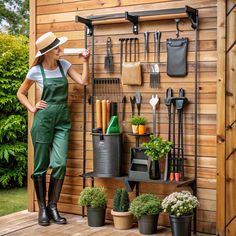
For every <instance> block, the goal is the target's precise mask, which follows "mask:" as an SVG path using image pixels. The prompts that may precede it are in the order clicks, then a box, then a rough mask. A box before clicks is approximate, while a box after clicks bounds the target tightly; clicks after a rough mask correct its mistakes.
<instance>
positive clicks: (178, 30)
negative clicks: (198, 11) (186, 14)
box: [175, 18, 183, 38]
mask: <svg viewBox="0 0 236 236" xmlns="http://www.w3.org/2000/svg"><path fill="white" fill-rule="evenodd" d="M175 23H176V37H177V38H179V32H183V30H180V29H179V23H180V19H179V18H178V19H175Z"/></svg>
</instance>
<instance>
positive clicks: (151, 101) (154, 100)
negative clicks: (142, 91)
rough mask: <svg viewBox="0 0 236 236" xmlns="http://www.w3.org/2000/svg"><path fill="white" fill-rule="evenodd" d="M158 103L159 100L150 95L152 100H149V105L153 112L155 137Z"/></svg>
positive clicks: (154, 133) (154, 132)
mask: <svg viewBox="0 0 236 236" xmlns="http://www.w3.org/2000/svg"><path fill="white" fill-rule="evenodd" d="M158 102H159V98H158V96H157V95H156V96H155V97H154V95H152V98H151V99H150V101H149V103H150V104H151V106H152V110H153V135H154V136H156V105H157V104H158Z"/></svg>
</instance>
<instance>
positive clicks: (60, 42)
mask: <svg viewBox="0 0 236 236" xmlns="http://www.w3.org/2000/svg"><path fill="white" fill-rule="evenodd" d="M58 39H59V43H58V44H56V45H55V46H54V47H52V48H50V49H48V50H47V51H46V52H44V53H41V52H40V51H38V52H37V54H36V55H35V58H37V57H40V56H42V55H44V54H45V53H47V52H49V51H51V50H52V49H54V48H56V47H58V46H60V45H62V44H63V43H65V42H66V41H67V40H68V38H67V37H60V38H58Z"/></svg>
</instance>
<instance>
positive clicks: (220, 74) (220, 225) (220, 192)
mask: <svg viewBox="0 0 236 236" xmlns="http://www.w3.org/2000/svg"><path fill="white" fill-rule="evenodd" d="M217 4H218V5H217V54H218V55H217V56H218V60H217V200H216V211H217V212H216V235H221V236H223V235H225V212H226V211H225V210H226V209H225V207H226V206H225V204H226V202H225V79H226V78H225V68H226V65H225V61H226V58H225V57H226V55H225V53H226V39H225V37H226V1H224V0H218V1H217Z"/></svg>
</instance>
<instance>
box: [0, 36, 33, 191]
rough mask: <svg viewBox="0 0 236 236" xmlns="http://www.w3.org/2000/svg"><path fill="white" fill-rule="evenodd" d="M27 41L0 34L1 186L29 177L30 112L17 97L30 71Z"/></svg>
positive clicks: (17, 184) (19, 181)
mask: <svg viewBox="0 0 236 236" xmlns="http://www.w3.org/2000/svg"><path fill="white" fill-rule="evenodd" d="M28 51H29V48H28V39H27V38H26V37H24V36H17V37H16V36H12V35H7V34H0V187H1V186H2V187H4V188H6V187H12V186H22V185H24V183H25V181H26V175H27V111H26V109H25V108H24V107H23V106H22V105H21V104H20V103H19V101H18V100H17V97H16V93H17V90H18V88H19V87H20V85H21V83H22V81H23V80H24V78H25V76H26V73H27V71H28V67H29V64H28Z"/></svg>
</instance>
